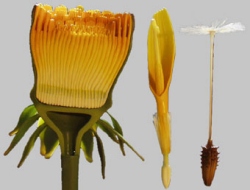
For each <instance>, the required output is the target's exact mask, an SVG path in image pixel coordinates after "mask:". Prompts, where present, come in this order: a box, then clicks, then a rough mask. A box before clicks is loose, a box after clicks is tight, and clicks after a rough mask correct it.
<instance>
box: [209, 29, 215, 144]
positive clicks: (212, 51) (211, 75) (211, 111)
mask: <svg viewBox="0 0 250 190" xmlns="http://www.w3.org/2000/svg"><path fill="white" fill-rule="evenodd" d="M214 37H215V32H214V31H211V32H210V100H209V135H208V141H210V140H212V130H213V81H214Z"/></svg>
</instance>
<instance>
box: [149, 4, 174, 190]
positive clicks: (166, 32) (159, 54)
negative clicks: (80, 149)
mask: <svg viewBox="0 0 250 190" xmlns="http://www.w3.org/2000/svg"><path fill="white" fill-rule="evenodd" d="M174 59H175V39H174V31H173V27H172V24H171V20H170V17H169V15H168V12H167V10H166V9H165V8H164V9H162V10H160V11H158V12H156V13H155V14H154V16H153V18H152V20H151V23H150V26H149V31H148V73H149V86H150V89H151V92H152V93H153V95H154V97H155V100H156V104H157V113H156V114H155V115H154V125H155V129H156V132H157V136H158V140H159V144H160V148H161V153H162V155H163V165H162V182H163V185H164V187H165V188H167V187H168V186H169V184H170V177H171V168H170V165H169V154H170V151H171V121H170V120H171V117H170V113H169V87H170V83H171V78H172V72H173V66H174Z"/></svg>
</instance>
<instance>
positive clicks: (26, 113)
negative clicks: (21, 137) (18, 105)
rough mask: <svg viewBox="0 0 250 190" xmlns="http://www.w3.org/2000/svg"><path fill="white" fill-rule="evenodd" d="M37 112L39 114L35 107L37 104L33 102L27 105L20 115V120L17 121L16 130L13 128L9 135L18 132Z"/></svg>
mask: <svg viewBox="0 0 250 190" xmlns="http://www.w3.org/2000/svg"><path fill="white" fill-rule="evenodd" d="M35 114H37V110H36V108H35V106H34V105H33V104H31V105H29V106H27V107H26V108H24V110H23V111H22V113H21V115H20V116H19V120H18V122H17V125H16V127H15V128H14V130H12V131H11V132H10V133H9V135H10V136H12V135H14V134H16V133H17V132H18V130H19V129H20V127H21V126H22V125H23V123H24V122H25V121H26V120H27V119H29V118H30V117H32V116H34V115H35Z"/></svg>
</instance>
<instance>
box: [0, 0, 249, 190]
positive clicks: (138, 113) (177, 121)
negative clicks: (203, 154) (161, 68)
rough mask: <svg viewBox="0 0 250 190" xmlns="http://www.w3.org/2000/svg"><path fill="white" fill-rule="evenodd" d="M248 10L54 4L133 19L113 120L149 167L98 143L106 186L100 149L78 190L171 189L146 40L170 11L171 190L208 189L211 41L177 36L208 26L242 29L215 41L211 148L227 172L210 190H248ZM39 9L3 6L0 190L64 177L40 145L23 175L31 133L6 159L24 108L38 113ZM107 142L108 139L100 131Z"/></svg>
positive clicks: (213, 5)
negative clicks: (32, 42)
mask: <svg viewBox="0 0 250 190" xmlns="http://www.w3.org/2000/svg"><path fill="white" fill-rule="evenodd" d="M247 2H248V1H246V0H238V1H228V0H220V1H218V0H210V1H201V0H189V1H181V0H165V1H163V0H151V1H150V0H144V1H139V0H137V1H134V0H126V1H117V0H88V1H87V0H85V1H84V0H82V1H78V0H72V1H65V0H61V1H58V0H51V1H48V0H47V1H43V2H41V3H48V4H50V5H52V6H58V5H60V4H64V5H66V6H67V7H69V8H73V7H75V6H77V5H83V6H84V7H85V9H86V10H89V9H99V10H111V11H113V12H125V11H126V12H131V13H133V14H134V16H135V22H136V26H135V30H134V38H133V48H132V51H131V54H130V56H129V59H128V62H127V64H126V66H125V68H124V70H123V72H122V73H121V75H120V77H119V80H118V82H117V84H116V86H115V89H114V92H113V107H112V108H111V109H110V113H111V114H113V115H114V116H115V117H116V118H117V120H118V121H119V122H120V124H121V125H122V127H123V130H124V135H125V138H126V139H127V140H128V141H129V142H130V143H131V144H132V145H133V146H134V147H135V149H136V150H138V151H139V152H140V153H141V154H142V155H143V156H144V158H145V161H144V162H142V161H141V160H140V159H139V158H138V157H137V156H136V155H135V154H134V153H133V152H132V151H131V150H130V149H128V148H126V153H127V155H126V156H125V157H123V156H122V154H121V153H120V151H119V147H118V145H116V144H114V143H113V142H111V140H110V139H109V138H107V137H106V135H105V134H101V133H100V134H101V137H102V139H103V141H104V148H105V152H106V162H107V167H106V179H105V180H102V177H101V172H100V171H101V169H100V161H99V156H98V154H97V148H96V147H95V150H94V162H93V163H92V164H89V163H87V161H85V159H84V157H83V154H81V158H80V165H79V190H82V189H89V190H90V189H92V190H100V189H102V190H103V189H105V190H106V189H108V190H116V189H119V190H127V189H131V190H134V189H138V190H142V189H149V190H151V189H153V190H161V189H164V188H163V186H162V183H161V177H160V168H161V164H162V156H161V153H160V148H159V145H158V140H157V137H156V133H155V129H154V126H153V123H152V115H153V114H154V113H155V111H156V105H155V100H154V97H153V95H152V94H151V92H150V90H149V87H148V73H147V32H148V27H149V22H150V19H151V18H152V15H153V14H154V13H155V12H156V11H158V10H159V9H161V8H163V7H166V8H167V10H168V12H169V14H170V16H171V19H172V24H173V27H174V30H175V38H176V48H177V49H176V60H175V66H174V72H173V79H172V83H171V88H170V112H171V113H172V152H171V156H170V164H171V166H172V181H171V185H170V188H169V189H170V190H173V189H174V190H177V189H178V190H182V189H195V190H202V189H207V188H206V187H205V186H204V185H203V181H202V177H201V168H200V166H201V165H200V151H201V146H205V144H206V142H207V137H208V100H209V36H192V35H187V34H183V33H181V32H180V28H182V27H186V26H192V25H197V24H204V25H210V24H211V22H212V21H214V20H221V21H222V20H224V19H227V20H228V22H238V21H240V22H242V23H243V24H244V25H245V26H246V31H245V32H237V33H231V34H218V35H216V37H215V73H214V122H213V125H214V133H213V139H214V144H215V145H217V146H219V147H220V148H219V152H221V154H220V163H219V167H218V168H217V171H216V175H215V178H214V181H213V184H212V186H211V187H210V188H209V189H211V190H222V189H240V190H245V189H249V188H250V184H249V170H250V162H249V160H250V154H249V144H250V138H249V127H250V120H249V114H250V110H249V106H250V100H249V97H250V91H249V88H250V85H249V81H250V75H249V71H250V67H249V60H250V59H249V50H250V45H249V44H250V43H249V34H250V32H249V30H248V28H250V24H249V18H250V11H249V6H248V3H247ZM35 3H37V1H34V0H26V1H25V3H23V1H5V2H4V3H2V5H1V12H0V14H1V15H0V19H1V22H0V23H1V35H0V40H1V43H0V49H1V56H0V59H1V64H0V77H1V79H0V85H1V91H0V92H1V99H0V105H1V107H0V117H1V122H2V123H1V126H0V127H1V129H0V176H1V180H0V189H6V190H15V189H27V190H32V189H36V190H44V189H48V190H59V189H61V168H60V151H59V149H58V150H57V151H56V153H55V154H54V155H53V157H52V158H51V159H50V160H46V159H44V158H43V157H42V156H40V153H39V140H38V141H37V142H36V144H35V147H34V149H33V150H32V152H31V153H30V155H29V157H28V158H27V160H26V161H25V163H24V165H23V166H22V167H21V168H19V169H17V167H16V166H17V164H18V162H19V159H20V157H21V155H22V151H23V148H24V146H25V144H26V142H27V140H28V137H29V136H30V134H31V132H32V129H33V130H34V129H35V126H33V127H32V128H31V131H29V132H28V134H26V135H25V137H24V138H23V139H22V141H21V142H20V143H19V144H18V145H17V147H15V149H14V150H13V151H12V152H11V153H10V154H9V155H8V156H6V157H4V156H3V153H4V151H5V150H6V148H7V147H8V146H9V143H10V142H11V140H12V137H9V136H8V133H9V132H10V131H11V130H12V129H13V128H14V127H15V125H16V123H17V120H18V117H19V114H20V113H21V111H22V110H23V108H24V107H25V106H27V105H29V104H31V100H30V98H29V93H30V90H31V88H32V86H33V81H34V80H33V71H32V67H31V56H30V50H29V30H30V25H31V11H32V8H33V5H34V4H35ZM100 132H101V131H100Z"/></svg>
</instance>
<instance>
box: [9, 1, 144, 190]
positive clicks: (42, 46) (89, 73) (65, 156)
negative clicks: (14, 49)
mask: <svg viewBox="0 0 250 190" xmlns="http://www.w3.org/2000/svg"><path fill="white" fill-rule="evenodd" d="M133 29H134V17H133V15H132V14H130V13H112V12H110V11H99V10H89V11H84V8H83V7H82V6H77V7H76V8H73V9H70V10H68V9H67V7H65V6H64V5H61V6H58V7H56V8H54V9H53V8H52V7H51V6H49V5H43V4H37V5H35V6H34V9H33V14H32V25H31V30H30V49H31V56H32V61H33V69H34V76H35V83H34V87H33V89H32V90H31V93H30V96H31V99H32V101H33V103H34V104H33V105H30V106H27V107H26V108H25V109H24V110H23V112H22V114H21V115H20V118H19V121H18V124H17V126H16V128H15V129H14V130H13V131H11V132H10V135H15V137H14V138H13V140H12V142H11V145H10V146H9V148H8V149H7V150H6V152H5V155H7V154H8V153H9V152H10V151H11V150H12V149H13V148H14V147H15V145H16V144H17V143H18V142H19V141H20V140H21V138H22V137H23V135H24V134H25V133H26V131H27V130H28V129H29V128H30V127H31V126H32V125H33V124H34V123H35V122H36V121H38V127H37V128H36V130H35V131H34V133H33V134H32V136H31V137H30V139H29V141H28V143H27V145H26V147H25V150H24V152H23V156H22V158H21V161H20V163H19V165H18V166H21V165H22V163H23V161H24V160H25V158H26V157H27V156H28V154H29V152H30V151H31V149H32V147H33V145H34V143H35V141H36V139H37V138H38V137H40V139H41V154H42V155H43V156H44V157H45V158H50V157H51V156H52V154H53V153H54V151H55V149H56V147H58V146H59V145H60V148H61V155H62V156H61V162H62V186H63V189H64V190H77V185H78V180H76V179H78V162H79V155H80V149H82V150H83V152H84V155H85V158H86V159H87V161H89V162H92V152H93V139H94V138H95V139H96V142H97V148H98V152H99V155H100V158H101V163H102V164H101V165H102V175H103V177H104V170H105V154H104V148H103V143H102V141H101V138H100V137H99V135H98V129H101V130H102V131H103V132H105V133H106V134H107V135H108V136H109V137H110V138H111V139H112V140H113V141H114V142H115V143H118V144H119V146H120V148H121V151H122V153H123V154H124V155H125V152H124V147H123V145H124V144H126V145H127V146H128V147H129V148H131V149H132V150H133V151H134V152H135V153H136V154H137V155H138V156H139V157H140V158H141V159H142V160H143V158H142V157H141V156H140V155H139V154H138V153H137V152H136V151H135V150H134V149H133V147H132V146H131V145H130V144H129V143H128V142H127V141H126V140H125V139H124V138H123V136H122V135H123V132H122V128H121V127H120V125H119V123H118V121H117V120H116V119H115V118H114V117H113V116H112V115H111V114H109V113H108V112H107V110H108V109H109V108H110V107H111V105H112V97H111V96H112V90H113V88H114V85H115V83H116V80H117V78H118V76H119V74H120V73H121V71H122V68H123V67H124V65H125V63H126V61H127V58H128V55H129V52H130V50H131V46H132V35H133ZM104 113H106V114H107V115H108V116H110V119H111V123H112V124H110V123H109V122H108V121H105V120H103V119H101V116H102V115H103V114H104ZM69 181H71V182H72V183H71V182H69Z"/></svg>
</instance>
